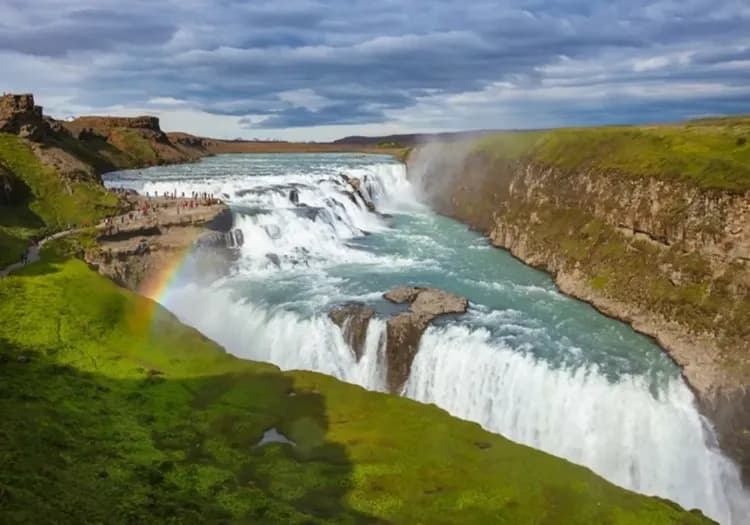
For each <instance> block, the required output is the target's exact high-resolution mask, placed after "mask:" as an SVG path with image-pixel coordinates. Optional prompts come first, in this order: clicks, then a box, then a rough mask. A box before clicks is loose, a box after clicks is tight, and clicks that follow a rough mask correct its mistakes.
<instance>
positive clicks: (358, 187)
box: [341, 175, 375, 212]
mask: <svg viewBox="0 0 750 525" xmlns="http://www.w3.org/2000/svg"><path fill="white" fill-rule="evenodd" d="M341 176H342V177H343V178H344V180H345V181H346V183H347V184H349V186H351V187H352V189H353V190H354V193H356V194H357V195H358V196H359V198H360V199H362V202H364V203H365V207H366V208H367V209H368V210H370V211H371V212H374V211H375V204H373V202H372V201H371V200H370V199H368V198H367V197H366V196H365V194H364V193H363V192H362V181H361V180H360V179H358V178H357V177H349V176H348V175H341ZM346 193H349V192H346ZM354 200H355V203H356V199H354Z"/></svg>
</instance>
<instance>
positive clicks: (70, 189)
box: [0, 133, 117, 267]
mask: <svg viewBox="0 0 750 525" xmlns="http://www.w3.org/2000/svg"><path fill="white" fill-rule="evenodd" d="M0 164H2V166H3V167H4V169H7V170H8V171H10V172H11V173H12V174H13V175H14V176H15V177H17V178H18V179H20V180H21V181H23V183H24V184H25V186H26V187H27V189H28V193H29V195H28V198H25V199H24V200H23V202H22V203H19V204H18V205H16V206H0V267H4V266H6V265H8V264H10V263H12V262H16V261H17V260H18V259H19V258H20V256H21V254H22V253H23V252H24V250H25V248H26V246H27V244H28V241H29V239H30V238H32V237H33V236H39V235H41V234H43V233H44V232H46V231H52V230H60V229H64V228H65V227H67V225H69V224H73V225H80V224H84V223H88V224H93V223H95V222H97V221H99V220H100V219H101V218H102V217H104V216H106V215H108V214H111V213H113V212H114V211H115V210H116V208H117V198H116V197H115V195H113V194H110V193H108V192H107V191H106V190H105V189H104V188H103V187H102V186H101V185H99V184H97V183H96V182H87V181H70V180H66V179H64V178H62V177H60V175H59V174H58V173H57V172H56V171H55V169H54V168H52V167H50V166H47V165H45V164H43V163H42V162H40V161H39V159H37V157H36V156H35V155H34V153H33V152H32V151H31V148H30V147H29V146H28V144H26V143H25V142H24V141H23V140H21V139H19V138H18V137H17V136H15V135H9V134H6V133H0Z"/></svg>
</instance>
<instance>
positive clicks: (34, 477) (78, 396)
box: [0, 339, 379, 524]
mask: <svg viewBox="0 0 750 525" xmlns="http://www.w3.org/2000/svg"><path fill="white" fill-rule="evenodd" d="M65 355H66V348H64V347H62V348H36V349H33V350H32V349H30V348H26V347H19V346H17V345H13V344H11V343H9V342H8V341H7V340H2V339H0V417H2V421H3V424H2V426H0V460H1V461H2V468H1V469H0V522H2V523H37V524H43V523H56V524H64V523H76V524H78V523H112V524H117V523H211V524H213V523H217V524H220V523H227V524H229V523H378V522H379V520H377V519H375V518H372V517H370V516H367V515H365V514H362V513H360V512H358V511H356V510H353V509H352V508H350V507H349V506H348V505H347V503H346V501H345V498H346V494H347V492H348V490H349V488H350V486H351V473H352V464H351V462H350V460H349V458H348V455H347V451H346V449H345V448H344V447H343V446H341V445H339V444H336V443H331V442H328V441H326V433H327V430H328V420H327V416H326V407H325V398H324V397H323V396H321V395H319V394H317V393H315V392H310V391H295V390H294V388H293V384H292V381H291V379H290V378H288V377H286V376H283V375H281V374H274V373H252V372H248V371H243V372H242V373H239V374H225V375H217V376H205V377H197V378H195V377H194V378H190V379H184V378H172V377H170V375H169V373H162V372H161V371H158V370H153V369H135V373H136V376H135V378H133V379H115V378H113V377H108V376H105V375H102V374H99V373H90V372H85V371H82V370H81V369H79V368H78V367H77V366H76V365H75V364H70V363H65V362H64V359H62V357H64V356H65ZM105 358H106V356H97V359H105ZM92 359H93V358H92ZM111 359H117V358H116V357H114V356H112V357H111ZM130 371H131V372H133V369H131V370H130ZM131 375H132V374H131ZM269 429H275V430H276V431H277V432H278V433H280V434H282V435H284V436H285V437H286V438H288V439H289V440H291V441H293V442H294V444H288V443H278V442H271V443H267V444H264V445H262V446H259V442H260V440H261V438H262V437H263V434H264V432H265V431H267V430H269Z"/></svg>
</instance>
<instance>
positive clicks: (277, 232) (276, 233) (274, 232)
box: [263, 224, 281, 240]
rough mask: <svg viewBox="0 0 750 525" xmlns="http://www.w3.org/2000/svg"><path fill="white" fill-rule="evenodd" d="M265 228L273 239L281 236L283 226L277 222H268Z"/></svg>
mask: <svg viewBox="0 0 750 525" xmlns="http://www.w3.org/2000/svg"><path fill="white" fill-rule="evenodd" d="M263 229H264V230H265V231H266V235H268V237H270V238H271V239H273V240H276V239H278V238H279V237H281V228H279V226H278V225H276V224H266V225H264V226H263Z"/></svg>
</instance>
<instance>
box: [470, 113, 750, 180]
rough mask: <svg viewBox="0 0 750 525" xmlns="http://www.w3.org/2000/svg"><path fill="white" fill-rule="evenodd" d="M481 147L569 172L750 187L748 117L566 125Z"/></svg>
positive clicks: (489, 140) (491, 140) (498, 138)
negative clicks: (633, 124) (626, 123)
mask: <svg viewBox="0 0 750 525" xmlns="http://www.w3.org/2000/svg"><path fill="white" fill-rule="evenodd" d="M477 149H479V150H480V151H483V152H486V153H489V154H491V155H492V156H494V157H495V158H499V159H503V160H521V159H525V160H526V159H530V160H533V161H535V162H538V163H542V164H545V165H549V166H554V167H557V168H560V169H564V170H569V171H582V170H594V171H599V172H617V173H620V174H622V175H623V176H634V177H657V178H661V179H664V180H681V181H685V182H688V183H691V184H695V185H697V186H699V187H701V188H705V189H719V190H727V191H747V190H749V189H750V117H727V118H721V119H704V120H697V121H690V122H687V123H682V124H670V125H660V126H632V127H630V126H628V127H614V126H612V127H596V128H565V129H555V130H547V131H528V132H509V133H500V134H497V135H492V136H489V137H486V138H484V139H482V140H480V141H479V143H478V145H477Z"/></svg>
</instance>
